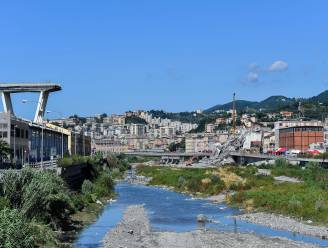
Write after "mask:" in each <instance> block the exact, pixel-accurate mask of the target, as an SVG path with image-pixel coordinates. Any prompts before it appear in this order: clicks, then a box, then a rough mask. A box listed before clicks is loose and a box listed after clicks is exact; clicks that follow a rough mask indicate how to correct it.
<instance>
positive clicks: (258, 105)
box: [204, 90, 328, 113]
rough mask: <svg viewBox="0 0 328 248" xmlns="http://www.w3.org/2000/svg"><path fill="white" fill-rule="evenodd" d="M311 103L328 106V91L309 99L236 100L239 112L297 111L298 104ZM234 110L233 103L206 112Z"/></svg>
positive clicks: (279, 97)
mask: <svg viewBox="0 0 328 248" xmlns="http://www.w3.org/2000/svg"><path fill="white" fill-rule="evenodd" d="M299 102H302V103H311V104H315V105H317V104H325V105H326V104H327V105H328V90H325V91H323V92H321V93H320V94H318V95H316V96H313V97H309V98H295V97H293V98H290V97H286V96H283V95H274V96H270V97H268V98H266V99H264V100H262V101H249V100H236V109H237V111H246V110H247V109H254V110H257V111H259V110H264V111H277V110H283V109H284V108H286V109H295V108H297V106H298V103H299ZM230 109H232V102H228V103H225V104H217V105H215V106H213V107H210V108H208V109H206V110H205V111H204V112H206V113H212V112H215V111H217V110H224V111H228V110H230Z"/></svg>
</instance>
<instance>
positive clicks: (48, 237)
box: [0, 158, 123, 248]
mask: <svg viewBox="0 0 328 248" xmlns="http://www.w3.org/2000/svg"><path fill="white" fill-rule="evenodd" d="M71 161H74V162H73V163H77V161H82V162H85V161H87V163H89V165H90V166H91V167H92V171H93V172H92V176H91V177H90V180H86V181H85V182H84V183H83V186H82V189H81V192H76V191H72V190H70V189H69V188H68V186H67V185H66V184H65V182H64V181H63V179H62V178H61V177H59V176H57V175H56V174H55V173H54V172H50V171H39V170H35V169H31V168H25V169H22V170H21V171H19V172H17V171H12V170H8V171H6V172H4V174H3V177H2V183H1V184H0V248H1V247H13V248H14V247H15V248H16V247H54V246H58V245H59V243H58V239H57V238H58V237H57V236H58V234H59V233H61V232H63V231H64V232H65V231H69V230H74V228H75V227H74V225H73V222H72V214H74V213H76V212H77V211H82V210H83V209H84V208H89V204H90V203H91V202H96V201H97V200H98V199H102V198H107V197H111V196H112V195H113V194H114V180H113V178H112V169H110V168H108V166H106V163H104V161H102V160H100V159H94V158H84V159H83V160H82V159H81V160H79V159H74V158H72V159H71ZM118 164H119V165H117V166H121V167H122V164H121V162H120V160H118ZM113 166H114V164H113ZM122 168H123V167H122ZM90 198H91V200H90ZM96 205H97V204H96ZM97 209H100V207H98V206H97ZM93 210H94V209H93ZM8 223H11V224H8ZM18 227H21V228H18ZM57 233H58V234H57ZM22 235H23V236H22ZM16 239H17V240H16ZM3 244H6V245H4V246H3Z"/></svg>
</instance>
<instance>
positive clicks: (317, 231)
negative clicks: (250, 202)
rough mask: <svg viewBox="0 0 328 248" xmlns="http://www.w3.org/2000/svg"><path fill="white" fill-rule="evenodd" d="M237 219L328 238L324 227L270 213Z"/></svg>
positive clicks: (249, 215)
mask: <svg viewBox="0 0 328 248" xmlns="http://www.w3.org/2000/svg"><path fill="white" fill-rule="evenodd" d="M236 217H237V219H240V220H243V221H247V222H250V223H255V224H258V225H264V226H268V227H271V228H273V229H278V230H287V231H291V232H294V233H299V234H302V235H310V236H315V237H320V238H323V239H327V238H328V228H327V227H324V226H313V225H309V224H305V223H302V222H300V221H297V220H295V219H292V218H289V217H286V216H282V215H276V214H269V213H262V212H260V213H251V214H243V215H238V216H236Z"/></svg>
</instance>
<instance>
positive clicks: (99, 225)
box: [74, 183, 328, 248]
mask: <svg viewBox="0 0 328 248" xmlns="http://www.w3.org/2000/svg"><path fill="white" fill-rule="evenodd" d="M116 192H117V193H118V198H117V201H115V202H112V203H110V204H108V205H107V206H106V207H105V208H104V210H103V212H102V214H101V215H100V216H99V218H98V219H97V221H96V222H95V223H93V224H92V225H90V226H88V227H87V228H86V229H84V230H83V231H82V232H81V233H80V235H79V237H78V239H77V241H76V242H75V244H74V247H76V248H80V247H83V248H84V247H101V240H102V239H103V238H104V236H105V234H106V233H107V232H108V231H109V230H110V229H111V228H112V227H114V226H115V225H116V224H117V223H118V222H119V221H120V220H121V218H122V216H123V213H124V210H125V209H126V208H127V207H128V206H129V205H135V204H144V206H145V209H146V210H147V213H148V216H149V219H150V223H151V226H152V228H153V229H154V230H165V231H175V232H185V231H191V230H195V229H197V228H198V226H197V222H196V217H197V215H199V214H204V215H206V216H207V217H208V218H210V219H211V220H213V223H211V224H207V225H206V227H208V228H214V229H217V230H221V231H231V232H237V231H238V232H252V233H256V234H259V235H265V236H279V237H285V238H288V239H291V240H297V241H303V242H307V243H313V244H318V245H321V246H328V241H327V240H321V239H319V238H315V237H312V236H303V235H299V234H294V233H292V232H288V231H279V230H273V229H271V228H268V227H265V226H261V225H256V224H250V223H246V222H243V221H240V220H236V219H234V218H231V216H232V215H235V214H238V213H240V212H239V210H238V209H233V208H230V207H227V206H226V205H224V204H214V203H211V202H209V201H207V200H201V199H193V198H192V197H190V196H189V195H185V194H180V193H176V192H173V191H170V190H167V189H163V188H159V187H149V186H143V185H132V184H127V183H119V184H117V185H116Z"/></svg>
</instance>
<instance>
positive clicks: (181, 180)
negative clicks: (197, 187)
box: [178, 176, 186, 188]
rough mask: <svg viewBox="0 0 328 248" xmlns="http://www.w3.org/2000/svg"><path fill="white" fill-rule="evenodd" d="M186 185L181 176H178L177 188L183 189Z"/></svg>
mask: <svg viewBox="0 0 328 248" xmlns="http://www.w3.org/2000/svg"><path fill="white" fill-rule="evenodd" d="M185 184H186V179H185V178H184V177H183V176H179V178H178V187H179V188H184V186H185Z"/></svg>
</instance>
